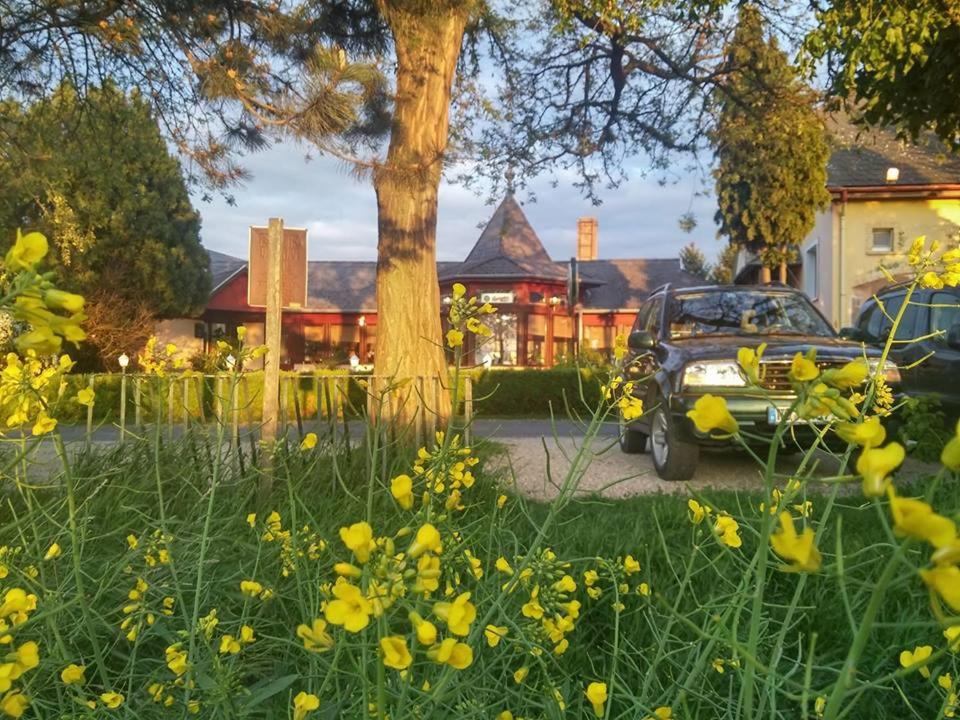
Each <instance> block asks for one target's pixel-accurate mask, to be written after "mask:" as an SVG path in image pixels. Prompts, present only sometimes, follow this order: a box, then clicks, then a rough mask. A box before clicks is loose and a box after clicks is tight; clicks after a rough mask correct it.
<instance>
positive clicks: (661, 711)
mask: <svg viewBox="0 0 960 720" xmlns="http://www.w3.org/2000/svg"><path fill="white" fill-rule="evenodd" d="M644 720H673V709H672V708H669V707H667V706H666V705H663V706H661V707H658V708H657V709H656V710H654V711H653V715H648V716H647V717H646V718H644Z"/></svg>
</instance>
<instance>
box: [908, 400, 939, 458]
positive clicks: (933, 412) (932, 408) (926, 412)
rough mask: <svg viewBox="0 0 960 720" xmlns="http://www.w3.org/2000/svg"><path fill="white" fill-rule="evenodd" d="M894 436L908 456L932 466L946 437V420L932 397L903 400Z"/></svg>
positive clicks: (937, 402)
mask: <svg viewBox="0 0 960 720" xmlns="http://www.w3.org/2000/svg"><path fill="white" fill-rule="evenodd" d="M897 419H898V421H899V422H900V423H901V424H900V426H899V427H898V428H897V434H898V435H899V436H900V439H901V440H902V441H903V444H904V445H906V446H907V448H909V452H910V455H911V456H913V457H915V458H917V460H922V461H923V462H936V461H937V459H938V458H939V457H940V450H941V448H943V446H944V444H945V443H946V442H947V439H948V438H949V437H950V428H949V427H947V416H946V414H945V413H944V412H943V409H942V407H941V405H940V401H939V400H938V399H937V398H936V397H934V396H922V397H915V398H907V400H906V402H905V403H904V406H903V408H902V410H901V411H900V413H899V414H898V418H897Z"/></svg>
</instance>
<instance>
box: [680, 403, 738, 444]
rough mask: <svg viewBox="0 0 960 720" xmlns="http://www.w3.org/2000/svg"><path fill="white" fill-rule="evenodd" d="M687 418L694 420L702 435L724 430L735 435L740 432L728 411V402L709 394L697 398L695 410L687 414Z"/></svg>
mask: <svg viewBox="0 0 960 720" xmlns="http://www.w3.org/2000/svg"><path fill="white" fill-rule="evenodd" d="M687 417H688V418H690V419H691V420H693V424H694V425H695V426H696V428H697V430H699V431H700V432H702V433H709V432H712V431H713V430H723V431H724V432H726V433H729V434H731V435H733V434H735V433H736V432H738V431H739V430H740V426H739V425H737V421H736V420H735V419H734V417H733V415H731V414H730V410H728V409H727V401H726V400H724V399H723V398H722V397H715V396H713V395H711V394H709V393H707V394H706V395H703V396H702V397H700V398H697V402H696V403H694V405H693V410H689V411H688V412H687Z"/></svg>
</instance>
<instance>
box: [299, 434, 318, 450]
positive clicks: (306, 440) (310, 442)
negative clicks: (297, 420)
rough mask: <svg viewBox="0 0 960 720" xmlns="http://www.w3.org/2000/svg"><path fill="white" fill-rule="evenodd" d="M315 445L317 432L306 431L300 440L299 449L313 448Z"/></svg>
mask: <svg viewBox="0 0 960 720" xmlns="http://www.w3.org/2000/svg"><path fill="white" fill-rule="evenodd" d="M316 446H317V434H316V433H312V432H308V433H307V434H306V435H304V436H303V440H301V441H300V449H301V450H313V449H314V448H315V447H316Z"/></svg>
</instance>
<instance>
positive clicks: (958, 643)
mask: <svg viewBox="0 0 960 720" xmlns="http://www.w3.org/2000/svg"><path fill="white" fill-rule="evenodd" d="M943 637H944V638H946V640H947V647H949V648H950V651H951V652H956V651H957V650H960V625H951V626H950V627H948V628H947V629H946V630H944V631H943Z"/></svg>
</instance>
